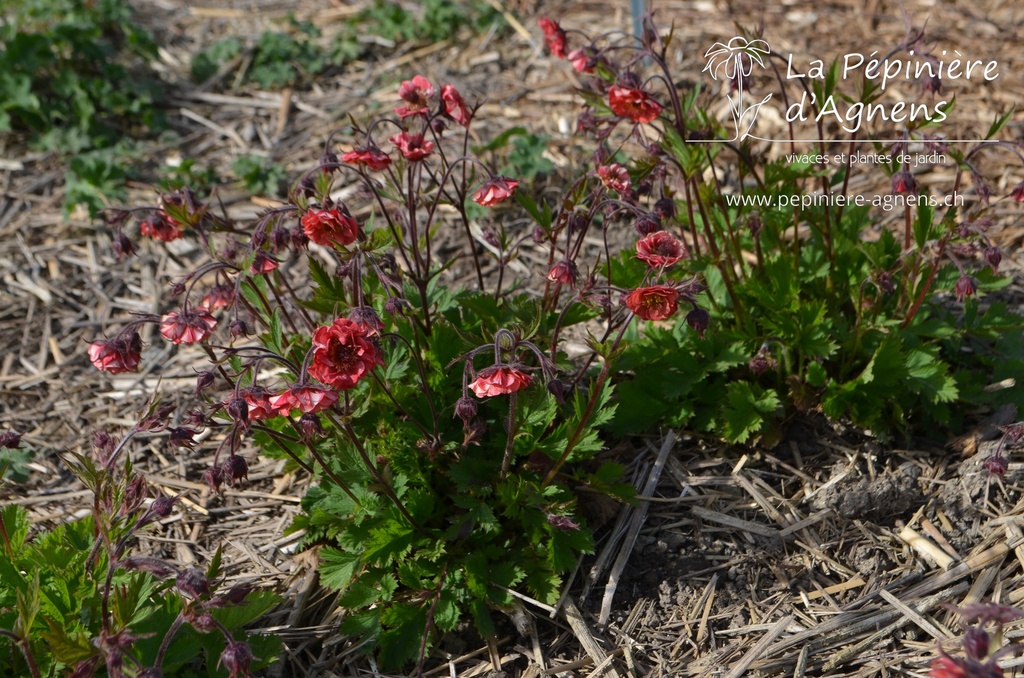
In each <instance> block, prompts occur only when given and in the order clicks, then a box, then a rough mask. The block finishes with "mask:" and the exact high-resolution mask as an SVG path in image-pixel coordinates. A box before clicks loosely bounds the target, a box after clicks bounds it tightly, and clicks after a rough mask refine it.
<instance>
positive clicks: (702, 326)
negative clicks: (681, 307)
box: [686, 306, 711, 339]
mask: <svg viewBox="0 0 1024 678" xmlns="http://www.w3.org/2000/svg"><path fill="white" fill-rule="evenodd" d="M686 324H687V325H689V326H690V327H691V328H693V331H694V332H696V333H697V334H699V335H700V338H701V339H703V338H704V332H706V331H707V329H708V326H709V325H711V314H710V313H708V312H707V311H705V310H704V309H703V308H701V307H699V306H694V307H693V310H692V311H690V312H689V313H687V314H686Z"/></svg>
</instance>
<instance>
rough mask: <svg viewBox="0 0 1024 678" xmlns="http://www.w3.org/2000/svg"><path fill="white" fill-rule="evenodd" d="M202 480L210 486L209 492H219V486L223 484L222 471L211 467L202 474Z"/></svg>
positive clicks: (216, 467)
mask: <svg viewBox="0 0 1024 678" xmlns="http://www.w3.org/2000/svg"><path fill="white" fill-rule="evenodd" d="M203 480H205V481H206V484H207V485H209V486H210V491H211V492H220V486H221V485H222V484H223V483H224V469H223V468H221V467H220V466H211V467H210V468H208V469H206V470H205V471H204V472H203Z"/></svg>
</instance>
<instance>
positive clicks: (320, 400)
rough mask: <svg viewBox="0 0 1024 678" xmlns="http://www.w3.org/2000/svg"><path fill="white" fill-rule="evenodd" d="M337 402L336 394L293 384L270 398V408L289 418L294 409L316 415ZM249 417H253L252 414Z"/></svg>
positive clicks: (329, 390)
mask: <svg viewBox="0 0 1024 678" xmlns="http://www.w3.org/2000/svg"><path fill="white" fill-rule="evenodd" d="M336 402H338V394H337V393H336V392H334V391H332V390H331V389H329V388H325V387H323V386H316V385H314V384H301V385H300V384H292V385H291V386H289V387H288V388H287V389H285V390H284V391H282V392H281V393H278V394H277V395H276V396H272V397H271V398H270V406H271V407H273V408H274V409H275V410H277V412H278V414H280V415H282V416H287V415H288V414H290V413H291V411H292V410H294V409H298V410H301V411H302V412H303V413H305V414H315V413H317V412H320V411H321V410H326V409H327V408H328V407H330V406H331V405H333V404H334V403H336ZM249 416H250V418H251V417H252V413H251V412H250V413H249Z"/></svg>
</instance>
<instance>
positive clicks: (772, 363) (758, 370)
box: [748, 347, 779, 377]
mask: <svg viewBox="0 0 1024 678" xmlns="http://www.w3.org/2000/svg"><path fill="white" fill-rule="evenodd" d="M748 364H749V366H750V371H751V372H753V373H754V376H758V377H760V376H761V375H762V374H764V373H765V372H767V371H768V370H773V369H775V368H776V367H778V364H779V363H778V361H776V360H775V358H774V357H772V354H771V353H768V351H766V350H765V349H764V348H763V347H762V348H761V350H760V351H758V352H757V353H756V354H755V355H754V357H753V358H751V359H750V362H749V363H748Z"/></svg>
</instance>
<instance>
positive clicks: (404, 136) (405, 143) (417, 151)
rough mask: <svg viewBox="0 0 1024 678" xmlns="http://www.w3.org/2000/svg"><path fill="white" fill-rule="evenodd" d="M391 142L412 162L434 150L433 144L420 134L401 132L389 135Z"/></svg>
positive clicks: (421, 158)
mask: <svg viewBox="0 0 1024 678" xmlns="http://www.w3.org/2000/svg"><path fill="white" fill-rule="evenodd" d="M391 143H393V144H394V145H395V146H396V147H397V148H398V150H399V151H401V152H402V155H404V156H405V158H406V159H407V160H411V161H413V162H416V161H419V160H423V158H425V157H427V156H428V155H430V152H431V151H432V150H434V144H433V142H431V141H426V140H425V139H424V138H423V135H422V134H409V133H408V132H402V133H401V134H396V135H394V136H393V137H391Z"/></svg>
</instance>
